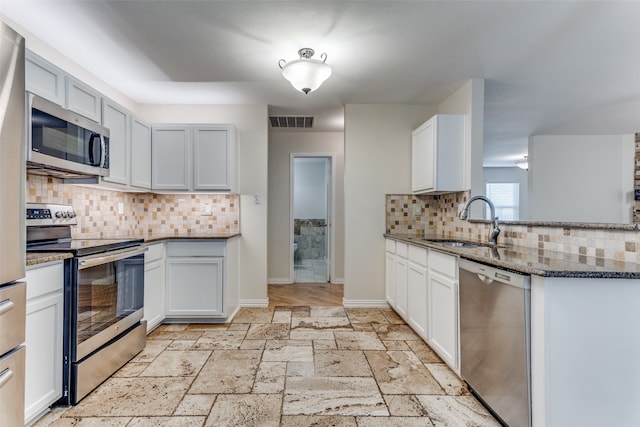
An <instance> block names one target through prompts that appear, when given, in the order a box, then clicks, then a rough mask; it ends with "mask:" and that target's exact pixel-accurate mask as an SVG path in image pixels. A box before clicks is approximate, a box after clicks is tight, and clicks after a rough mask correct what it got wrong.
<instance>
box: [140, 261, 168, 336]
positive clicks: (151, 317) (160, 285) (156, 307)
mask: <svg viewBox="0 0 640 427" xmlns="http://www.w3.org/2000/svg"><path fill="white" fill-rule="evenodd" d="M164 270H165V262H164V259H162V260H155V261H151V262H149V263H148V264H147V263H145V266H144V319H145V320H146V321H147V333H148V332H150V331H151V330H153V329H154V328H155V327H156V326H158V325H159V324H160V323H162V321H163V320H164V310H165V300H164V295H165V280H164V273H165V271H164Z"/></svg>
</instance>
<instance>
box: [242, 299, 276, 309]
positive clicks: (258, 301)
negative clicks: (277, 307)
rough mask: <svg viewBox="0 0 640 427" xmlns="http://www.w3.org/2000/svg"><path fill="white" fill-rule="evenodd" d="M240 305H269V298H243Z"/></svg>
mask: <svg viewBox="0 0 640 427" xmlns="http://www.w3.org/2000/svg"><path fill="white" fill-rule="evenodd" d="M240 307H269V298H264V299H262V298H261V299H241V300H240Z"/></svg>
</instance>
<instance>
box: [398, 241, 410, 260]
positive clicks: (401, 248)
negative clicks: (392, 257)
mask: <svg viewBox="0 0 640 427" xmlns="http://www.w3.org/2000/svg"><path fill="white" fill-rule="evenodd" d="M408 247H409V245H407V244H406V243H402V242H396V255H398V256H399V257H402V258H406V257H407V251H408Z"/></svg>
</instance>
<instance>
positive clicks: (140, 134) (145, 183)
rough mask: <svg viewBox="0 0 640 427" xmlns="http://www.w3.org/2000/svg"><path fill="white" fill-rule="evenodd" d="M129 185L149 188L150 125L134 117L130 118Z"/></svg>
mask: <svg viewBox="0 0 640 427" xmlns="http://www.w3.org/2000/svg"><path fill="white" fill-rule="evenodd" d="M130 152H131V156H130V157H131V160H130V164H131V166H130V177H131V181H130V183H131V186H132V187H138V188H144V189H146V190H150V189H151V127H150V126H149V125H148V124H146V123H144V122H142V121H140V120H138V119H136V118H135V117H133V118H132V120H131V150H130Z"/></svg>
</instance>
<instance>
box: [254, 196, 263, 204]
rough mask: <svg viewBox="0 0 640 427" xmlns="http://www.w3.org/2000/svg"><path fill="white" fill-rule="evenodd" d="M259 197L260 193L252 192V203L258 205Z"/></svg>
mask: <svg viewBox="0 0 640 427" xmlns="http://www.w3.org/2000/svg"><path fill="white" fill-rule="evenodd" d="M261 199H262V198H261V197H260V195H259V194H254V195H253V200H252V203H253V204H254V205H256V206H258V205H260V202H261Z"/></svg>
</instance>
